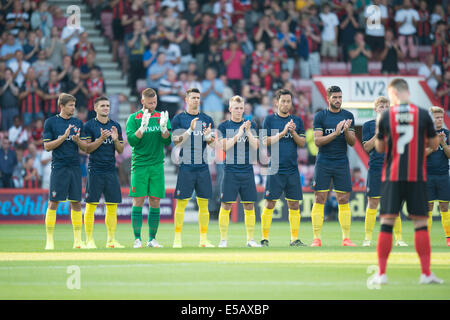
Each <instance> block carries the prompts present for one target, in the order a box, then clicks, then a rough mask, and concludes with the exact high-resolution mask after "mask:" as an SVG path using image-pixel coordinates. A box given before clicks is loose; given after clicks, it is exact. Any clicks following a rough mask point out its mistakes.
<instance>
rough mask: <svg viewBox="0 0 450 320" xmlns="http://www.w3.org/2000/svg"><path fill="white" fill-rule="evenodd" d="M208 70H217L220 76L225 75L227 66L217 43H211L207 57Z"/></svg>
mask: <svg viewBox="0 0 450 320" xmlns="http://www.w3.org/2000/svg"><path fill="white" fill-rule="evenodd" d="M206 68H214V69H216V72H217V74H218V75H219V76H220V75H222V74H225V66H224V65H223V61H222V53H221V51H219V46H218V43H217V42H211V43H210V45H209V52H208V53H207V55H206Z"/></svg>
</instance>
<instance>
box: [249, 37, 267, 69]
mask: <svg viewBox="0 0 450 320" xmlns="http://www.w3.org/2000/svg"><path fill="white" fill-rule="evenodd" d="M269 48H270V47H269ZM265 51H266V44H265V42H262V41H261V42H258V43H257V44H256V50H255V51H253V52H252V53H251V55H252V58H251V60H252V66H251V73H255V72H259V65H260V64H261V61H262V56H263V54H264V52H265Z"/></svg>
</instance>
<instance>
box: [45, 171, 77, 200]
mask: <svg viewBox="0 0 450 320" xmlns="http://www.w3.org/2000/svg"><path fill="white" fill-rule="evenodd" d="M48 191H49V196H48V198H49V200H50V201H57V202H59V201H66V200H69V201H73V202H80V201H81V192H82V187H81V168H80V166H79V165H78V166H72V167H62V168H54V167H53V166H52V171H51V173H50V188H49V190H48Z"/></svg>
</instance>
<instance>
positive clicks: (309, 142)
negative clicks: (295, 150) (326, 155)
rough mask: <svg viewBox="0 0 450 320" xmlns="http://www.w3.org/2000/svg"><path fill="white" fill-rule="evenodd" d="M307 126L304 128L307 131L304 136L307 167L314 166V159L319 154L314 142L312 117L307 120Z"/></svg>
mask: <svg viewBox="0 0 450 320" xmlns="http://www.w3.org/2000/svg"><path fill="white" fill-rule="evenodd" d="M308 122H309V123H308V126H306V127H307V128H308V129H306V132H305V135H306V148H307V150H308V165H309V166H314V165H315V163H316V157H317V153H318V152H319V149H318V147H317V145H316V143H315V142H314V126H313V117H312V116H311V117H309V119H308Z"/></svg>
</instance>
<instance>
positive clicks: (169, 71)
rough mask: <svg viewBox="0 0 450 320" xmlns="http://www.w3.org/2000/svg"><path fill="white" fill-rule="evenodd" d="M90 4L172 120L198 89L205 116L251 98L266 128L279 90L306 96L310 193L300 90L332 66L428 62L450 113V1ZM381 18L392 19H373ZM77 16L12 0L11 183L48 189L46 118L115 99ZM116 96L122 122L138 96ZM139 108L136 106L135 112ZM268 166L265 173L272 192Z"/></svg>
mask: <svg viewBox="0 0 450 320" xmlns="http://www.w3.org/2000/svg"><path fill="white" fill-rule="evenodd" d="M85 2H86V4H87V5H88V7H89V8H90V10H91V13H92V18H93V20H94V21H95V22H96V27H98V28H100V29H101V30H102V33H103V35H104V36H105V37H108V38H109V39H110V40H111V52H112V54H113V59H114V61H117V62H118V63H119V64H120V66H121V70H122V72H123V76H124V77H125V76H126V77H127V80H128V85H129V86H130V88H131V89H132V95H135V96H139V93H140V92H141V91H142V90H143V89H144V88H146V87H151V88H154V89H155V90H156V91H157V92H158V98H159V102H158V105H159V109H161V111H162V110H167V111H168V112H169V116H170V119H172V118H173V116H174V115H175V114H177V113H178V112H181V111H182V110H184V108H185V103H184V93H185V92H186V90H187V89H188V88H193V87H197V88H198V89H199V90H200V91H201V92H202V108H201V111H203V112H205V113H207V114H208V115H210V116H211V117H212V118H213V119H214V121H215V123H216V126H218V124H219V123H220V122H221V121H222V120H224V119H228V118H229V116H230V115H229V112H228V110H227V109H228V105H227V101H228V99H229V98H230V97H232V96H233V95H235V94H239V95H242V96H243V97H244V98H245V100H246V105H245V115H244V118H245V119H246V120H252V121H254V122H255V123H256V124H257V126H258V127H259V128H260V127H261V126H262V121H263V119H264V118H265V117H266V116H267V115H269V114H272V113H273V112H274V107H273V105H274V104H273V102H272V98H273V92H275V90H277V89H279V88H286V89H289V90H291V91H292V92H295V99H294V101H293V103H294V110H293V114H295V115H297V116H299V117H301V118H302V120H303V123H304V125H305V129H306V140H307V144H306V147H305V148H302V149H298V153H299V168H300V173H301V177H302V185H303V186H309V184H310V182H311V180H312V173H313V166H314V162H315V155H316V154H317V147H316V146H315V144H314V139H313V129H312V119H313V114H312V113H313V108H312V106H311V92H308V91H304V90H303V89H302V88H301V86H299V83H300V82H301V81H302V80H304V81H308V80H309V79H311V77H312V76H313V75H319V74H321V73H322V72H323V70H324V69H323V68H324V66H330V65H332V63H335V62H346V63H349V65H350V70H349V73H350V74H368V73H369V63H370V62H374V61H376V62H381V65H382V67H381V70H380V71H379V72H380V73H381V74H401V72H402V71H401V70H399V67H398V62H411V61H413V62H416V61H420V62H421V65H420V67H419V68H418V70H417V74H419V75H422V76H424V77H425V78H426V81H427V83H428V85H429V87H430V88H431V90H432V91H433V92H434V94H435V95H436V97H437V98H438V99H439V101H440V102H441V106H442V107H443V108H444V109H445V110H447V112H449V97H450V93H449V88H450V60H449V58H448V54H449V51H450V46H449V41H448V40H449V39H448V38H449V35H448V24H449V13H450V3H449V2H448V1H446V0H441V1H440V0H434V1H423V0H422V1H414V0H393V1H386V0H373V1H369V0H354V1H352V0H347V1H346V0H342V1H339V0H333V1H329V2H328V1H321V0H296V1H293V0H291V1H273V0H272V1H267V0H253V1H250V0H232V1H231V0H230V1H227V0H220V1H202V0H187V1H182V0H163V1H157V0H132V1H128V0H113V1H100V0H86V1H85ZM372 4H373V5H376V7H372V6H371V5H372ZM374 10H375V11H374ZM374 15H375V16H376V15H378V16H379V17H380V19H379V20H378V21H372V20H373V17H374ZM66 19H67V18H66V17H64V14H63V12H62V9H61V8H59V7H57V6H54V5H49V4H48V3H47V2H45V1H39V0H33V1H31V0H23V1H21V0H2V1H0V107H1V132H0V135H1V150H0V172H1V180H0V181H1V185H0V187H3V188H7V187H14V188H37V187H42V188H48V184H49V181H48V180H49V177H50V175H49V172H50V165H51V153H49V152H46V151H45V150H43V147H42V131H43V123H44V120H45V119H46V118H48V117H50V116H52V115H54V114H57V113H58V107H57V105H56V101H57V98H58V95H59V94H60V93H61V92H66V93H70V94H72V95H74V96H75V97H76V98H77V105H76V107H77V111H78V112H77V116H78V117H79V118H80V119H81V120H83V121H86V120H88V119H90V118H92V117H94V116H95V112H94V110H93V101H94V100H95V98H97V97H99V96H101V95H104V94H105V93H106V87H107V82H108V81H107V79H104V78H103V74H102V68H101V67H100V66H99V65H98V63H96V50H95V47H94V45H93V44H92V43H91V42H90V40H89V37H88V33H87V31H86V30H85V29H84V28H83V26H82V25H81V26H79V27H73V26H70V25H67V23H66ZM108 22H109V23H108ZM374 23H375V24H376V25H377V28H372V27H371V26H373V24H374ZM421 48H429V49H430V48H431V49H430V50H429V52H430V54H425V55H423V54H421V52H422V51H421ZM425 52H427V51H425ZM110 98H111V100H112V108H113V110H112V112H111V115H113V116H117V114H118V109H117V108H118V104H119V103H120V102H126V101H128V100H127V99H128V98H129V97H125V96H123V95H116V96H114V97H110ZM138 101H139V99H138ZM137 107H138V106H136V105H132V104H131V105H130V113H131V112H134V111H135V110H136V108H137ZM114 108H116V109H114ZM114 110H115V111H114ZM124 138H125V137H124ZM125 143H126V142H125ZM130 157H131V147H130V146H129V145H128V144H127V143H126V147H125V151H124V152H123V154H121V155H118V156H117V167H118V172H119V178H120V182H121V185H122V186H127V185H129V171H130V168H129V167H130ZM86 163H87V155H86V154H82V153H80V165H81V166H82V168H83V169H84V171H83V172H84V176H86ZM260 169H261V168H260V167H256V168H255V175H256V176H257V179H258V184H259V185H261V186H262V185H264V178H263V176H262V175H261V172H260ZM355 171H356V173H355V175H356V177H355V185H359V184H361V181H359V179H360V178H359V177H358V176H357V174H358V173H357V171H358V170H355Z"/></svg>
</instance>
